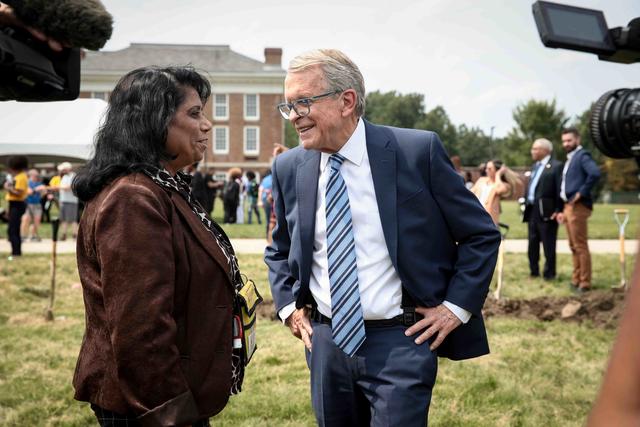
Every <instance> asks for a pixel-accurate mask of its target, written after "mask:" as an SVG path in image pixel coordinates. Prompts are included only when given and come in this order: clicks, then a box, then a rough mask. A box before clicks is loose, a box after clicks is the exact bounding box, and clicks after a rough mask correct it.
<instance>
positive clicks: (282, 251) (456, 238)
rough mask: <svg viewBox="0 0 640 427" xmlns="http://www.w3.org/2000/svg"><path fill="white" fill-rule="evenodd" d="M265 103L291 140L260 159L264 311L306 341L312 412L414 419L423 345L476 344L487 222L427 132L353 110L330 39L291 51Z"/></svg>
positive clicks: (427, 350)
mask: <svg viewBox="0 0 640 427" xmlns="http://www.w3.org/2000/svg"><path fill="white" fill-rule="evenodd" d="M284 92H285V99H286V102H285V103H283V104H280V105H279V106H278V108H279V110H280V112H281V114H282V115H283V117H284V118H285V119H288V120H290V122H291V123H292V124H293V126H294V127H295V129H296V131H297V132H298V135H299V137H300V141H301V146H299V147H296V148H294V149H292V150H289V151H287V152H285V153H283V154H281V155H280V156H278V157H277V158H276V159H275V161H274V163H273V167H272V176H273V194H274V204H275V213H276V218H277V225H276V227H275V229H274V231H273V243H272V244H271V245H270V246H268V247H267V249H266V253H265V261H266V263H267V265H268V267H269V280H270V282H271V291H272V294H273V299H274V303H275V305H276V310H277V313H278V316H279V317H280V318H281V319H282V320H283V321H284V322H285V324H286V325H287V326H288V327H289V328H290V329H291V332H292V333H293V334H294V335H295V336H296V337H298V338H300V339H301V340H302V341H303V342H304V344H305V347H306V355H307V363H308V365H309V368H310V371H311V396H312V403H313V408H314V410H315V414H316V418H317V421H318V424H319V425H321V426H343V425H344V426H352V425H369V424H371V425H387V426H392V425H393V426H395V425H398V426H403V427H409V426H418V425H420V426H424V425H425V424H426V422H427V414H428V409H429V403H430V399H431V391H432V388H433V385H434V383H435V379H436V371H437V356H444V357H448V358H451V359H466V358H471V357H477V356H481V355H483V354H487V353H488V352H489V347H488V343H487V337H486V332H485V328H484V323H483V320H482V314H481V309H482V306H483V304H484V300H485V298H486V295H487V292H488V288H489V284H490V281H491V276H492V274H493V270H494V266H495V261H496V257H497V251H498V246H499V243H500V234H499V232H498V231H497V229H496V227H495V226H494V224H493V222H492V220H491V217H490V216H489V215H488V214H487V213H486V212H485V210H484V209H483V208H482V206H481V205H480V203H479V202H478V201H477V199H476V198H475V197H474V196H473V194H471V193H470V192H469V191H468V190H467V189H466V188H465V187H464V183H463V181H462V179H461V178H460V176H459V175H458V174H457V173H456V171H455V170H454V168H453V167H452V165H451V163H450V161H449V159H448V157H447V155H446V153H445V150H444V148H443V146H442V143H441V142H440V140H439V138H438V136H437V135H436V134H435V133H433V132H426V131H418V130H410V129H398V128H391V127H386V126H377V125H373V124H371V123H369V122H367V121H365V120H363V119H362V116H363V114H364V107H365V90H364V81H363V78H362V75H361V73H360V71H359V69H358V67H357V66H356V65H355V64H354V63H353V62H352V61H351V60H350V59H349V58H348V57H346V55H344V54H343V53H341V52H339V51H337V50H315V51H311V52H308V53H305V54H302V55H299V56H298V57H296V58H294V59H293V60H292V61H291V63H290V66H289V69H288V73H287V77H286V79H285V91H284Z"/></svg>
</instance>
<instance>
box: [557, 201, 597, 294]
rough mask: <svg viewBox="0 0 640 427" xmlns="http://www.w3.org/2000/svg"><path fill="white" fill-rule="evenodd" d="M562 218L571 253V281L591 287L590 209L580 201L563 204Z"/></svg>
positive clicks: (581, 285)
mask: <svg viewBox="0 0 640 427" xmlns="http://www.w3.org/2000/svg"><path fill="white" fill-rule="evenodd" d="M563 213H564V218H565V224H566V226H567V236H568V237H569V247H570V248H571V253H572V254H573V275H572V276H571V283H573V284H576V285H578V286H579V287H580V288H586V289H588V288H590V287H591V254H590V253H589V243H588V241H587V221H588V220H589V217H590V216H591V209H589V208H588V207H586V206H585V205H583V204H582V203H580V202H577V203H574V204H568V203H567V204H565V205H564V212H563Z"/></svg>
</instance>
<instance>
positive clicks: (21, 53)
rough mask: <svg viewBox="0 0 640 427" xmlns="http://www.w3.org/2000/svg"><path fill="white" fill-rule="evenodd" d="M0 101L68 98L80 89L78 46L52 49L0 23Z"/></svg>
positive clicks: (28, 35)
mask: <svg viewBox="0 0 640 427" xmlns="http://www.w3.org/2000/svg"><path fill="white" fill-rule="evenodd" d="M0 82H2V84H1V85H0V101H7V100H17V101H33V102H38V101H70V100H74V99H76V98H77V97H78V95H79V93H80V49H78V48H69V49H63V50H62V51H61V52H54V51H53V50H51V49H49V47H48V46H47V45H46V44H45V43H42V42H40V41H38V40H34V39H33V38H32V37H31V35H30V34H29V33H27V32H25V31H20V30H17V29H15V28H11V27H0Z"/></svg>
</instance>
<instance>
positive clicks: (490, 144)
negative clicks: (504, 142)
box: [489, 126, 496, 159]
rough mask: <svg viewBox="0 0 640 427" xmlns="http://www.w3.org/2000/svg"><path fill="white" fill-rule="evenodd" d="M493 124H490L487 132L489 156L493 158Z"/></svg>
mask: <svg viewBox="0 0 640 427" xmlns="http://www.w3.org/2000/svg"><path fill="white" fill-rule="evenodd" d="M495 128H496V127H495V126H491V131H490V132H489V157H491V158H492V159H493V130H494V129H495Z"/></svg>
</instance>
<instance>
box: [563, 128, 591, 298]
mask: <svg viewBox="0 0 640 427" xmlns="http://www.w3.org/2000/svg"><path fill="white" fill-rule="evenodd" d="M562 148H564V150H565V151H566V152H567V161H566V162H565V164H564V169H563V171H562V183H561V184H560V197H561V198H562V200H563V201H564V202H565V203H564V210H563V212H562V213H560V214H558V216H557V220H558V222H559V223H561V224H562V223H565V224H566V226H567V236H568V237H569V247H570V248H571V253H572V255H573V274H572V276H571V288H572V289H574V290H575V291H577V292H585V291H588V290H589V289H590V288H591V254H590V253H589V243H588V236H587V221H588V220H589V217H590V216H591V210H592V209H593V200H592V199H591V189H592V188H593V186H594V184H595V183H596V182H597V181H598V179H599V178H600V169H598V166H597V165H596V162H594V161H593V159H592V158H591V154H590V153H589V152H588V151H587V150H585V149H583V148H582V145H580V133H579V132H578V130H577V129H576V128H567V129H564V130H563V131H562Z"/></svg>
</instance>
